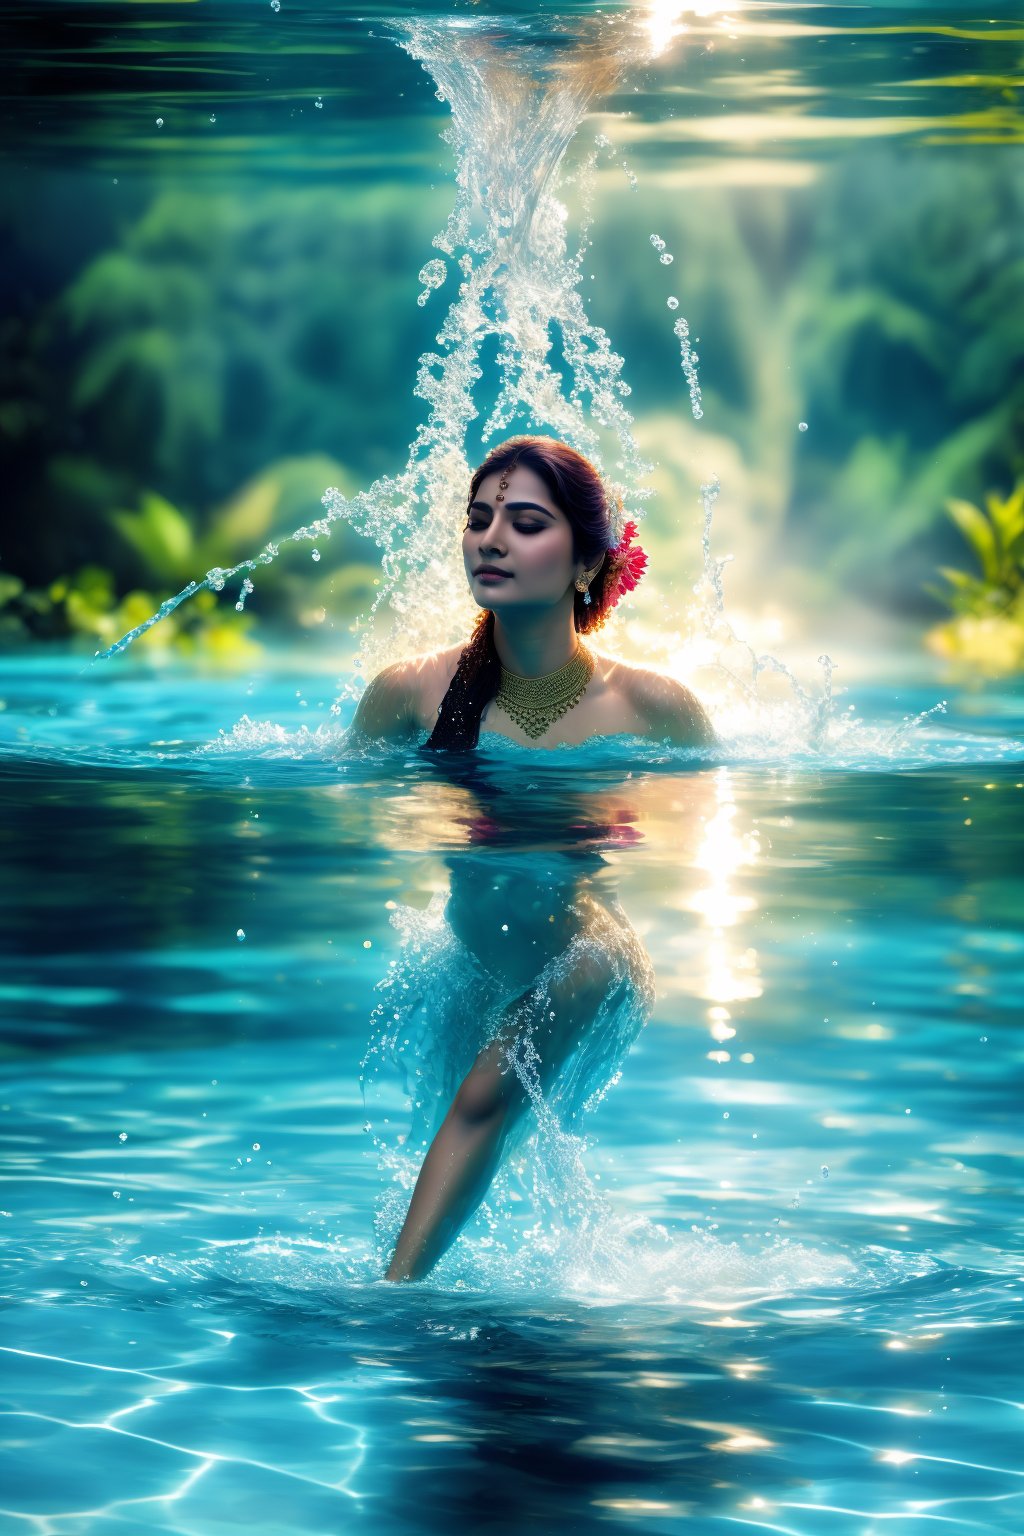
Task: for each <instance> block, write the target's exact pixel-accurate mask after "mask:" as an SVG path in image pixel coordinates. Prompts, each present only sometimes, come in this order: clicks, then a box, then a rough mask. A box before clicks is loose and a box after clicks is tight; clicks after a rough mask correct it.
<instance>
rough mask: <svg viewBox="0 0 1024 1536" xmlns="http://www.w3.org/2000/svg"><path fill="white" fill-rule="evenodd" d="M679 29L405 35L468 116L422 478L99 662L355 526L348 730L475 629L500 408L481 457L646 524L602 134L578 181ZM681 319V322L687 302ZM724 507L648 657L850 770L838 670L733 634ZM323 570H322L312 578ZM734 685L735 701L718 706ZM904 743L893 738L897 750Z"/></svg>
mask: <svg viewBox="0 0 1024 1536" xmlns="http://www.w3.org/2000/svg"><path fill="white" fill-rule="evenodd" d="M649 9H650V8H649ZM662 9H663V8H662ZM669 9H670V10H672V8H671V7H670V8H669ZM666 15H667V13H666ZM674 15H675V11H674V10H672V16H668V17H667V20H666V17H665V16H663V17H662V18H661V21H662V23H664V25H661V24H659V26H658V27H655V28H654V29H653V30H652V24H651V20H650V17H649V16H648V17H646V19H645V14H644V11H643V10H642V8H637V9H635V10H632V11H626V12H622V13H619V14H615V15H595V16H591V17H575V18H573V21H572V25H571V29H570V27H569V25H568V24H567V23H561V22H558V21H555V22H554V23H552V25H551V26H550V28H549V29H548V31H547V33H546V34H545V36H544V37H543V38H539V37H537V36H535V35H533V34H532V33H531V31H530V28H529V26H528V24H527V22H526V21H525V20H507V19H506V20H503V21H501V22H498V21H494V20H490V19H485V18H480V17H472V18H468V17H443V18H436V17H435V18H411V19H404V20H401V21H393V22H390V23H388V26H389V29H390V31H391V34H392V35H393V37H394V39H395V41H396V43H397V45H398V46H399V47H400V48H402V49H403V50H404V51H405V52H406V53H408V54H409V55H410V57H412V58H413V59H415V60H416V61H417V62H418V63H419V64H420V66H421V67H422V68H423V69H424V70H425V71H426V72H427V74H428V75H429V76H430V78H431V80H432V82H433V84H434V87H435V93H436V94H437V96H438V97H439V99H441V100H443V101H445V102H447V103H449V104H450V107H451V122H450V124H449V126H448V127H447V128H446V130H445V131H444V133H443V135H442V137H444V138H445V140H446V141H447V142H448V143H449V144H450V145H451V147H452V150H453V152H454V157H455V163H456V196H455V203H454V206H453V208H452V211H451V213H450V215H449V217H448V219H447V222H446V224H445V227H444V228H443V229H442V230H441V231H439V232H438V234H437V235H435V237H434V241H433V244H434V247H435V249H436V250H437V251H438V252H439V253H440V254H439V255H438V256H436V257H432V258H431V259H430V260H428V261H427V262H425V263H424V265H423V267H422V268H421V270H420V272H419V280H420V282H421V284H422V285H423V287H422V290H421V292H420V294H419V298H418V302H419V303H420V304H425V303H426V302H427V301H428V300H429V298H430V296H431V295H432V294H433V293H435V292H436V291H438V290H439V289H440V288H441V287H442V286H443V285H445V284H446V283H448V282H449V281H450V280H451V279H452V278H454V277H455V276H456V274H457V281H458V287H457V291H456V292H455V294H454V296H453V298H452V300H451V302H450V305H449V308H448V310H447V313H446V315H445V318H444V320H443V322H442V324H441V326H440V328H439V330H438V332H437V336H436V348H435V350H432V351H428V352H426V353H424V354H423V355H422V356H421V358H420V359H419V368H418V372H417V377H416V384H415V390H414V393H415V395H416V396H417V397H418V398H419V399H420V400H421V401H422V402H423V404H424V405H425V407H426V415H425V419H424V420H423V421H422V423H421V425H420V427H419V429H418V431H417V433H416V436H415V439H414V441H413V442H412V444H411V446H410V448H409V452H408V456H407V459H406V463H405V466H404V468H403V469H402V470H401V472H400V473H398V474H396V475H393V476H382V477H381V478H380V479H378V480H377V481H375V482H374V483H373V484H372V485H371V486H370V487H369V488H368V489H367V490H365V491H363V492H360V493H359V494H357V495H354V496H352V497H345V496H343V495H342V494H341V492H340V491H339V490H338V489H337V488H336V487H330V488H329V489H328V490H327V491H326V492H325V494H324V496H323V498H322V501H323V506H324V508H325V515H324V516H322V517H320V518H318V519H316V520H315V521H314V522H312V523H310V524H309V525H308V526H304V527H301V528H298V529H296V530H295V531H294V532H293V533H291V534H289V535H287V536H286V537H283V538H279V539H278V540H276V541H272V542H269V543H268V544H267V545H266V546H265V548H264V549H263V551H261V553H260V554H258V555H257V556H255V557H254V558H253V559H249V560H244V561H241V562H240V563H239V564H237V565H235V566H233V567H231V568H230V569H222V568H220V567H214V568H213V569H212V570H210V571H208V572H207V573H206V575H205V577H204V578H203V579H202V580H197V581H193V582H190V583H189V584H188V586H186V587H185V588H184V589H183V591H181V592H180V593H178V594H176V595H175V596H173V597H171V598H168V599H167V601H166V602H164V603H163V604H161V606H160V608H159V609H158V610H157V611H156V613H154V614H153V615H151V616H150V617H149V618H148V619H146V620H145V621H144V622H143V623H141V624H139V625H137V626H136V627H135V628H134V629H132V630H130V631H129V632H128V633H127V634H126V635H124V636H122V637H121V639H119V640H118V641H116V642H115V643H114V644H113V645H111V646H109V647H108V648H107V649H106V650H105V651H102V652H97V659H102V658H106V657H110V656H113V655H115V654H117V653H118V652H120V651H123V650H125V649H126V648H127V646H128V645H130V644H131V643H132V641H133V640H135V639H136V638H137V637H138V636H139V635H141V634H143V633H144V632H145V631H146V630H148V629H149V628H151V627H152V626H153V625H154V624H156V623H158V622H159V621H160V620H161V619H162V618H164V617H165V616H166V615H168V614H169V613H171V612H173V611H174V609H175V608H177V607H178V606H179V604H180V603H182V602H184V601H185V600H186V599H187V598H189V597H191V596H193V595H194V594H195V593H196V592H198V591H200V590H201V589H203V588H204V587H205V588H208V589H210V590H212V591H215V592H217V591H220V590H222V589H223V587H224V585H225V583H226V582H227V581H228V580H230V579H231V578H232V577H234V576H236V575H238V574H244V580H243V582H242V587H241V591H240V593H239V597H238V601H237V602H236V604H235V606H236V608H239V609H241V608H242V607H244V604H245V600H246V598H247V597H248V595H249V593H250V592H251V591H252V590H253V582H252V578H251V573H252V572H254V571H256V570H257V569H258V568H259V567H261V566H264V565H269V564H270V563H272V561H273V560H275V559H276V558H277V556H278V555H279V553H280V552H281V550H282V548H283V547H284V546H285V545H287V544H289V543H292V542H299V541H303V540H317V541H319V540H323V539H326V538H330V536H331V530H332V527H333V526H334V524H335V523H337V522H338V521H339V520H341V519H343V520H344V521H345V522H346V523H347V524H349V525H350V526H351V527H352V528H354V529H355V530H356V531H357V532H359V533H360V534H362V535H363V536H364V537H366V538H368V539H371V540H372V541H373V542H374V543H375V544H376V545H377V546H378V548H379V550H380V565H381V577H380V581H379V583H378V584H377V591H376V594H375V596H374V599H373V601H372V605H371V606H370V608H369V610H368V611H367V612H365V613H364V614H363V615H361V616H360V618H359V619H358V620H357V621H356V623H355V625H354V626H353V632H354V633H356V634H357V635H358V637H359V639H358V650H357V653H356V656H355V659H354V663H353V669H352V675H351V676H350V677H349V678H348V679H347V680H345V681H344V682H343V684H342V687H341V691H340V693H339V694H338V696H337V698H336V699H335V700H334V702H333V704H332V706H331V713H332V715H334V716H338V715H340V714H341V712H342V704H343V702H344V701H345V700H346V699H347V700H352V699H354V698H356V697H357V696H358V695H359V693H360V692H361V691H362V687H363V680H364V679H365V678H367V677H370V676H372V675H373V674H374V673H375V672H377V671H378V670H379V669H380V668H381V667H383V666H385V665H387V664H388V663H389V662H391V661H394V660H397V659H398V658H399V657H400V656H408V655H410V654H419V653H423V652H429V651H434V650H437V649H438V648H439V647H441V646H444V645H449V644H453V643H455V642H456V641H458V640H462V639H464V638H465V636H466V635H467V634H468V632H469V630H470V628H471V625H472V622H473V620H474V618H475V617H476V614H477V608H476V605H475V603H474V602H473V599H472V597H471V595H470V592H469V590H468V586H467V583H466V581H465V578H464V574H463V569H462V558H461V549H460V534H461V522H462V514H463V513H464V510H465V491H466V487H467V485H468V483H469V479H470V474H471V466H470V462H469V458H468V455H467V438H468V436H469V433H470V429H471V427H473V425H474V423H476V422H477V421H478V418H479V417H480V415H481V414H482V411H483V407H484V401H485V399H486V401H487V404H488V405H489V407H490V408H489V410H488V412H487V414H486V417H485V419H484V420H483V421H482V424H481V425H480V426H479V428H478V430H479V436H480V439H481V441H483V442H485V443H486V442H488V441H489V440H490V439H491V438H493V437H494V436H495V435H496V434H498V433H500V434H502V435H505V434H506V433H508V432H509V431H513V430H515V431H523V430H525V431H545V432H550V433H552V434H553V435H554V436H556V437H559V438H562V439H563V440H564V441H566V442H568V443H570V444H572V446H574V447H575V448H577V449H579V451H580V452H582V453H584V454H586V455H587V457H589V458H590V459H591V460H592V461H593V462H594V463H595V464H596V465H597V466H598V468H599V469H601V470H602V472H603V473H604V474H605V479H606V483H607V485H608V487H609V491H610V493H611V496H612V500H613V504H615V505H616V509H617V510H616V515H615V518H614V530H615V533H616V535H618V534H620V533H621V532H622V529H623V527H624V524H625V521H626V520H627V518H633V519H634V520H636V521H639V520H640V519H641V518H642V515H643V511H644V507H643V503H644V501H645V500H646V498H647V497H648V496H649V495H650V494H651V492H650V489H649V488H648V487H647V486H646V485H645V484H644V480H645V478H646V476H647V475H648V474H649V472H650V470H651V468H652V466H651V465H649V464H648V463H646V462H645V461H644V460H643V458H642V457H641V454H640V450H639V447H638V444H637V442H636V438H635V436H634V433H633V430H632V428H633V418H632V416H631V414H630V412H629V409H628V405H627V401H628V398H629V396H630V393H631V391H630V386H629V384H628V382H627V381H626V379H625V377H624V362H623V358H622V357H621V356H620V355H619V354H618V353H617V352H615V351H614V350H613V348H612V346H611V343H610V341H609V338H608V336H607V334H606V333H605V331H604V330H603V329H602V328H601V327H600V326H598V325H596V324H595V323H594V322H592V321H591V319H590V318H589V316H588V314H587V312H586V307H585V304H584V301H583V297H582V294H581V291H580V290H581V271H582V264H583V262H584V259H585V256H586V252H587V250H588V245H589V242H588V230H589V227H590V220H591V217H592V215H591V211H590V200H589V194H590V187H591V183H592V176H593V172H594V167H595V165H596V162H597V160H598V157H599V155H600V154H601V153H610V154H614V153H615V151H614V149H613V147H612V145H611V141H610V140H609V139H608V138H607V135H604V134H601V135H598V136H597V138H596V140H595V148H594V149H592V150H591V151H590V152H589V153H587V154H584V155H583V156H582V157H581V161H580V163H579V164H578V165H577V166H576V167H575V168H574V169H569V170H566V169H565V168H564V162H565V158H566V152H567V150H568V148H569V145H570V144H571V143H572V141H573V140H574V138H575V137H576V135H577V132H578V129H579V127H580V125H581V123H582V121H583V119H584V117H585V115H586V113H587V112H588V110H589V109H590V107H591V106H592V105H593V103H594V102H595V100H597V99H598V98H599V97H600V96H602V95H604V94H606V93H607V92H608V91H610V90H611V89H612V88H613V87H614V86H616V85H617V84H618V83H619V82H620V81H621V80H622V79H623V78H624V77H625V76H626V75H627V74H628V72H629V71H630V69H631V68H633V67H634V66H635V65H636V64H638V63H642V62H647V61H648V60H649V59H650V58H651V57H654V56H656V54H657V53H658V52H659V51H661V50H662V49H663V48H664V47H665V46H666V45H667V40H668V38H669V37H670V36H671V35H672V27H671V23H672V20H673V17H674ZM666 27H667V28H668V30H667V31H666ZM560 177H561V178H563V179H564V180H566V181H572V182H575V183H577V186H578V190H579V193H580V197H581V201H582V205H583V218H582V229H581V231H580V234H579V237H578V241H577V243H576V245H575V249H574V250H570V246H569V240H568V213H567V209H566V207H565V205H564V204H563V203H562V202H561V201H559V198H558V196H557V191H558V188H559V184H560V183H559V178H560ZM650 241H651V245H652V247H653V248H654V252H655V253H656V254H657V255H658V256H659V258H660V259H661V260H662V261H665V259H666V257H668V256H669V255H670V254H671V253H669V252H668V251H667V248H666V241H665V240H664V239H663V238H662V237H661V236H660V235H658V234H656V233H655V234H652V235H651V236H650ZM667 303H668V305H669V307H670V308H677V307H678V300H677V299H675V296H672V297H670V298H669V299H668V300H667ZM673 330H674V332H675V335H676V337H677V339H678V341H679V346H680V361H681V366H682V369H683V372H684V374H685V376H686V380H687V384H688V388H689V394H690V403H691V410H692V414H693V416H694V418H695V419H700V418H701V416H702V415H703V410H702V405H701V396H700V386H699V382H698V378H697V371H696V365H697V363H698V361H699V359H698V356H697V354H696V352H695V351H694V350H693V348H692V346H691V343H690V332H689V325H688V323H687V321H686V320H685V319H684V318H682V317H681V316H680V317H678V318H676V319H675V321H674V325H673ZM485 365H486V366H485ZM801 425H803V424H801ZM607 464H610V465H611V466H612V467H613V469H614V476H613V475H612V474H611V473H609V472H608V471H607V470H606V468H605V466H606V465H607ZM718 494H719V484H718V480H717V478H716V477H713V478H712V480H711V481H709V482H708V483H707V484H705V485H702V486H701V490H700V498H701V505H702V508H703V517H704V526H703V533H702V552H703V571H702V575H701V578H700V580H699V582H698V583H697V585H696V586H695V588H694V592H695V594H696V596H697V602H696V603H695V604H692V605H691V606H690V609H689V611H688V612H687V613H686V614H685V616H684V624H685V625H686V626H687V635H686V638H685V640H684V639H683V638H681V637H680V641H679V647H678V648H677V649H676V650H675V651H673V650H672V647H671V645H670V644H667V643H666V640H665V636H664V635H662V634H659V635H657V636H656V637H649V638H653V639H654V640H655V641H656V643H655V644H654V646H653V648H648V649H649V650H650V655H651V656H652V657H656V658H658V659H661V658H662V657H665V658H667V666H668V669H669V670H672V671H675V672H676V673H677V674H678V675H680V676H689V675H691V674H692V673H693V671H694V670H695V668H697V667H699V668H702V669H704V671H705V674H706V675H708V676H709V677H710V678H711V679H712V694H713V696H712V698H711V699H710V700H709V702H711V704H712V708H713V711H714V715H715V720H716V725H717V726H718V727H719V730H720V732H721V733H722V734H723V735H724V736H726V737H728V736H729V735H730V734H732V735H733V737H734V739H735V740H737V741H738V740H740V739H741V738H743V737H746V738H748V740H750V741H752V742H753V743H755V744H757V745H758V746H760V745H762V744H764V743H770V744H771V745H772V746H773V747H783V748H786V749H791V748H793V746H794V744H800V745H804V744H806V745H807V746H808V747H809V748H810V749H811V750H812V751H814V752H819V753H820V752H828V751H830V750H833V749H834V748H835V746H836V745H837V743H840V742H842V743H845V742H846V740H847V738H848V737H849V734H850V732H851V731H855V730H856V729H857V728H858V726H859V724H860V722H854V721H852V720H850V719H849V717H848V716H845V717H843V718H841V719H839V720H836V719H835V718H834V701H835V697H837V695H836V694H835V693H834V690H833V688H832V672H833V670H834V666H835V664H834V663H833V661H832V660H831V658H830V657H828V656H822V657H821V658H820V659H819V660H820V665H821V666H822V667H823V669H824V681H823V686H822V688H821V691H820V692H811V691H809V690H808V689H807V688H805V687H804V686H803V685H802V684H801V683H800V682H799V681H798V680H797V678H796V677H795V676H794V674H793V672H792V671H791V669H790V668H789V667H787V666H786V665H785V664H784V663H782V662H781V661H779V660H778V659H777V658H776V657H774V656H771V655H768V654H761V655H758V654H757V653H756V652H755V650H754V648H753V647H752V646H750V645H749V644H748V643H747V642H746V641H745V640H743V639H742V638H741V637H739V636H738V635H737V634H736V632H735V630H734V629H733V627H732V625H731V624H730V623H729V621H728V619H727V618H726V615H725V599H724V592H723V583H722V571H723V569H724V566H725V565H726V564H727V563H728V561H729V560H730V559H731V558H732V557H731V556H726V557H724V558H721V559H718V558H715V557H714V556H713V555H712V553H711V543H710V541H711V519H712V508H713V505H714V502H715V500H716V498H717V496H718ZM318 555H319V550H314V552H313V558H314V560H315V559H317V558H318ZM766 674H776V675H778V676H779V677H781V678H783V679H785V680H786V682H787V684H788V686H789V690H790V693H789V696H788V698H787V699H786V700H783V701H780V700H779V699H778V698H770V699H769V698H767V697H766V696H765V695H764V693H763V692H762V691H761V689H760V686H759V685H760V682H761V680H762V679H763V678H764V676H765V675H766ZM719 685H720V690H721V698H719V697H718V696H717V695H716V693H715V690H716V689H717V688H718V687H719ZM842 691H845V690H840V692H842ZM720 706H721V707H720ZM942 707H943V706H940V705H936V706H935V709H936V710H939V709H941V708H942ZM926 713H931V711H929V712H926ZM923 718H924V717H922V719H923ZM912 729H913V723H912V722H905V723H904V726H903V727H900V731H901V732H903V733H904V734H906V733H909V731H910V730H912ZM898 740H899V735H898V734H894V736H893V738H892V741H891V743H890V745H891V746H895V745H896V744H897V742H898Z"/></svg>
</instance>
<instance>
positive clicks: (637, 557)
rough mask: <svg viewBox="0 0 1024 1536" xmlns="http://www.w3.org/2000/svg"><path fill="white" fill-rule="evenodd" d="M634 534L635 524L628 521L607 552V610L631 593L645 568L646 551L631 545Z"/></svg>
mask: <svg viewBox="0 0 1024 1536" xmlns="http://www.w3.org/2000/svg"><path fill="white" fill-rule="evenodd" d="M636 532H637V528H636V523H634V522H633V521H632V519H630V521H629V522H628V523H627V524H626V526H625V528H624V529H623V532H622V537H621V539H620V540H619V542H618V543H617V544H615V545H613V546H612V548H611V549H610V550H609V551H608V564H609V573H608V592H609V596H608V598H607V606H608V607H609V608H614V607H615V604H616V603H617V602H618V600H619V598H620V597H623V596H624V595H625V594H626V593H627V592H632V591H633V588H634V587H635V586H636V584H637V582H638V581H639V580H640V577H641V576H642V575H643V573H644V571H645V570H646V568H647V551H646V550H645V549H642V548H641V546H640V545H639V544H634V543H633V540H634V539H635V538H636Z"/></svg>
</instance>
